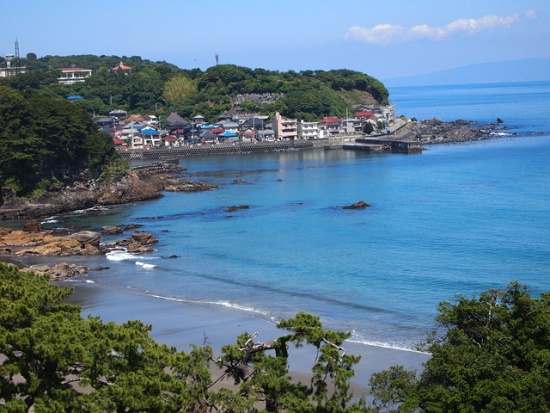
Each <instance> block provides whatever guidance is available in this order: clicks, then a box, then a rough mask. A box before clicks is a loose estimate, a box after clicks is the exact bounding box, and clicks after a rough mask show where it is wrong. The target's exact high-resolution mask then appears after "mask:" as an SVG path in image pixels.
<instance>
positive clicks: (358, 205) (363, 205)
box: [342, 200, 370, 209]
mask: <svg viewBox="0 0 550 413" xmlns="http://www.w3.org/2000/svg"><path fill="white" fill-rule="evenodd" d="M367 207H370V204H367V203H366V202H365V201H363V200H361V201H357V202H356V203H354V204H351V205H346V206H343V207H342V209H364V208H367Z"/></svg>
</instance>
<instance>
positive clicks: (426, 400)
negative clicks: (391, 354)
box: [377, 282, 550, 413]
mask: <svg viewBox="0 0 550 413" xmlns="http://www.w3.org/2000/svg"><path fill="white" fill-rule="evenodd" d="M437 321H438V322H439V323H440V324H441V326H442V327H443V328H444V329H445V334H444V335H443V336H442V337H438V336H434V337H432V338H431V339H430V340H429V341H428V343H427V345H426V350H427V351H429V352H430V353H431V354H432V358H431V359H430V360H428V361H427V362H426V363H425V368H424V370H423V372H422V374H421V376H420V379H419V380H418V381H415V382H414V386H411V381H412V380H410V379H408V378H407V377H406V375H405V373H404V372H399V374H398V375H397V376H393V380H395V381H394V382H392V380H388V381H387V382H384V381H383V380H377V383H378V384H379V385H380V386H379V387H378V392H379V395H382V396H383V397H380V400H379V403H380V404H381V405H384V403H386V402H387V401H388V400H389V401H391V402H401V401H403V406H405V407H406V408H407V409H408V408H411V407H418V408H420V411H422V412H434V413H436V412H437V413H443V412H505V413H506V412H510V413H512V412H514V413H515V412H534V411H536V412H550V357H549V354H550V351H549V350H548V349H549V348H550V294H549V293H542V294H541V295H540V298H538V299H537V298H532V297H531V295H530V293H529V291H528V290H527V288H526V287H525V286H523V285H521V284H520V283H518V282H514V283H511V284H509V285H508V287H507V289H506V290H503V291H502V290H496V289H490V290H488V291H485V292H483V293H482V294H481V295H480V296H479V297H475V296H474V297H473V298H465V297H463V296H458V297H457V298H456V300H455V302H454V303H448V302H442V303H441V304H440V305H439V315H438V316H437ZM393 373H395V371H394V372H393ZM393 373H392V372H391V371H390V372H389V373H385V374H386V377H388V376H391V375H392V374H393ZM379 378H380V376H379ZM404 379H405V380H404ZM384 383H385V384H384ZM388 383H389V384H388ZM382 390H383V391H382ZM392 392H393V395H391V393H392ZM403 396H405V397H403ZM403 411H408V410H403Z"/></svg>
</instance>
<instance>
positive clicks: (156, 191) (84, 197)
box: [0, 119, 508, 221]
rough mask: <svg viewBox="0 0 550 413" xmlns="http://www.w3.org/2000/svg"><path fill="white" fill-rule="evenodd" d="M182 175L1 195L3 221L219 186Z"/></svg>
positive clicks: (414, 129)
mask: <svg viewBox="0 0 550 413" xmlns="http://www.w3.org/2000/svg"><path fill="white" fill-rule="evenodd" d="M507 129H508V128H507V127H506V126H503V125H502V120H500V119H497V120H496V122H495V123H492V124H489V125H482V124H479V123H477V122H470V121H465V120H457V121H453V122H443V121H441V120H438V119H429V120H422V121H420V122H417V121H413V122H408V123H407V124H406V125H405V126H404V127H402V128H400V129H399V131H397V132H396V133H395V138H396V139H399V140H411V141H416V142H421V143H422V144H441V143H456V142H468V141H478V140H483V139H492V138H494V137H495V135H498V134H500V133H502V131H503V130H507ZM183 171H185V169H184V168H181V167H180V166H179V165H178V164H175V163H171V162H157V163H154V164H151V165H147V166H140V167H136V168H134V169H133V170H131V171H129V172H128V173H127V174H125V175H124V176H123V177H122V178H120V179H118V180H116V181H114V182H99V181H96V180H87V181H78V182H75V183H73V184H72V185H67V186H65V187H63V188H60V189H58V190H56V191H53V192H48V193H45V194H43V195H42V196H40V197H37V198H34V199H30V200H25V201H22V200H18V199H15V198H13V197H10V195H9V194H6V193H3V194H2V197H0V201H1V200H3V204H1V205H0V221H2V220H16V219H31V218H39V217H48V216H52V215H56V214H60V213H64V212H70V211H76V210H83V209H90V208H93V207H102V206H109V205H120V204H128V203H132V202H138V201H145V200H151V199H157V198H160V197H162V196H163V195H162V192H163V191H182V192H197V191H209V190H215V189H218V188H217V186H215V185H211V184H208V183H204V182H190V181H188V180H186V179H183V178H182V177H181V175H180V174H181V173H182V172H183Z"/></svg>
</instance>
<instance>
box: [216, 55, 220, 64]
mask: <svg viewBox="0 0 550 413" xmlns="http://www.w3.org/2000/svg"><path fill="white" fill-rule="evenodd" d="M219 62H220V55H219V54H218V53H216V66H217V65H218V63H219Z"/></svg>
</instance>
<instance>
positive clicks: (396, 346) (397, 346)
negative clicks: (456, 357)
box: [346, 331, 428, 354]
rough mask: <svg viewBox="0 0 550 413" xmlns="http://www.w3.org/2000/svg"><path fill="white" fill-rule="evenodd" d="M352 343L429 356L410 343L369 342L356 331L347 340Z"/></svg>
mask: <svg viewBox="0 0 550 413" xmlns="http://www.w3.org/2000/svg"><path fill="white" fill-rule="evenodd" d="M346 341H348V342H350V343H354V344H362V345H366V346H373V347H380V348H387V349H391V350H399V351H408V352H411V353H419V354H428V353H426V352H424V351H420V350H417V349H416V348H414V346H413V345H412V344H410V343H407V344H406V343H403V342H402V343H399V342H396V341H377V340H369V339H366V338H364V337H363V336H361V335H359V334H357V332H356V331H352V336H351V338H349V339H348V340H346Z"/></svg>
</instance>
